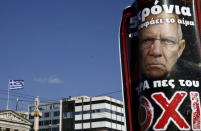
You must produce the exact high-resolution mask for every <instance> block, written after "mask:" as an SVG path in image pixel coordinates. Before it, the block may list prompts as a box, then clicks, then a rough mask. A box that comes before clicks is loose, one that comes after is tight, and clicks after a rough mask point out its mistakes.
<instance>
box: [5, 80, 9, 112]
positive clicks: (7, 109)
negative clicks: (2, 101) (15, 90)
mask: <svg viewBox="0 0 201 131" xmlns="http://www.w3.org/2000/svg"><path fill="white" fill-rule="evenodd" d="M9 94H10V93H9V82H8V100H7V106H6V109H7V110H8V105H9Z"/></svg>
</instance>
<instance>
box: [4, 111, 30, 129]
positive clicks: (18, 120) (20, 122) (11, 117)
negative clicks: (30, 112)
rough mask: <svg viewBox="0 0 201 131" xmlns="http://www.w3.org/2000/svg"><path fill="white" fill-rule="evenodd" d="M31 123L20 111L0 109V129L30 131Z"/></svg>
mask: <svg viewBox="0 0 201 131" xmlns="http://www.w3.org/2000/svg"><path fill="white" fill-rule="evenodd" d="M31 126H32V123H31V122H30V121H29V120H28V119H26V118H25V115H24V114H22V113H20V114H19V113H17V112H15V111H12V110H2V111H0V131H30V130H31Z"/></svg>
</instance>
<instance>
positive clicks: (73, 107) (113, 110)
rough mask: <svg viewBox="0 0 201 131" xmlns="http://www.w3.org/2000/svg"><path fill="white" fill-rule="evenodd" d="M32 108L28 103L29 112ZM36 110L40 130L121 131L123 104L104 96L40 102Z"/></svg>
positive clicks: (123, 128)
mask: <svg viewBox="0 0 201 131" xmlns="http://www.w3.org/2000/svg"><path fill="white" fill-rule="evenodd" d="M33 109H34V105H30V106H29V112H30V113H31V112H32V111H33ZM39 109H40V110H41V112H42V114H43V115H42V117H41V118H40V122H39V125H40V131H74V130H75V131H84V130H87V131H89V130H90V131H97V130H99V131H100V130H102V131H108V130H110V131H125V123H124V121H125V117H124V110H123V103H122V102H121V101H119V100H116V99H114V98H111V97H108V96H101V97H87V96H80V97H69V98H65V99H63V100H59V101H55V102H48V103H41V104H40V106H39ZM29 119H30V120H31V121H33V117H32V116H29Z"/></svg>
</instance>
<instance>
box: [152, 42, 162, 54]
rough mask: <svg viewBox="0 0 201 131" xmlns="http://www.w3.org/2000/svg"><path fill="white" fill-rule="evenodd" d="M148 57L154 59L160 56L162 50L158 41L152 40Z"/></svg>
mask: <svg viewBox="0 0 201 131" xmlns="http://www.w3.org/2000/svg"><path fill="white" fill-rule="evenodd" d="M150 55H152V56H154V57H160V56H162V48H161V42H160V40H154V42H153V44H152V45H151V49H150Z"/></svg>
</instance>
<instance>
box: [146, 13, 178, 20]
mask: <svg viewBox="0 0 201 131" xmlns="http://www.w3.org/2000/svg"><path fill="white" fill-rule="evenodd" d="M176 17H177V16H176V15H175V14H172V13H171V14H170V13H164V12H162V13H160V14H157V15H153V14H151V15H149V16H148V17H146V19H145V21H151V20H153V19H168V18H174V19H177V18H176Z"/></svg>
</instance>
